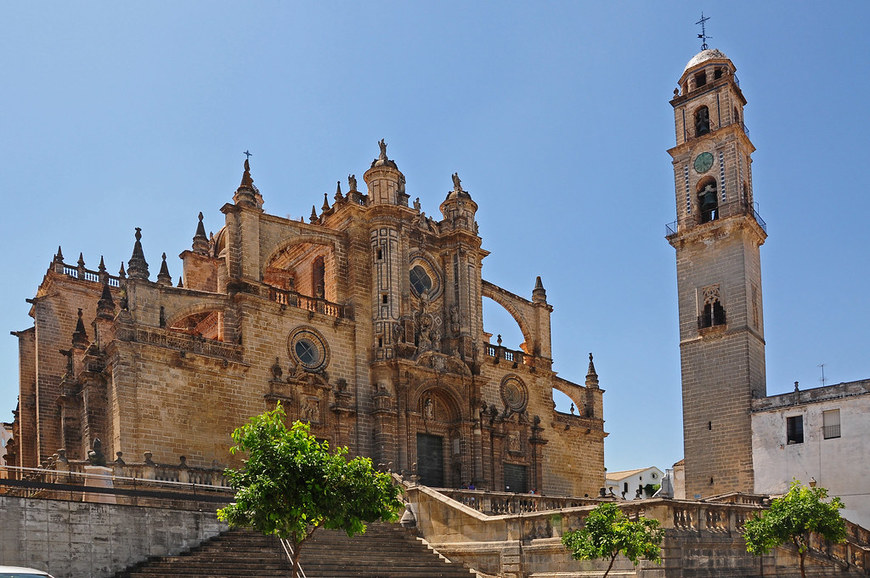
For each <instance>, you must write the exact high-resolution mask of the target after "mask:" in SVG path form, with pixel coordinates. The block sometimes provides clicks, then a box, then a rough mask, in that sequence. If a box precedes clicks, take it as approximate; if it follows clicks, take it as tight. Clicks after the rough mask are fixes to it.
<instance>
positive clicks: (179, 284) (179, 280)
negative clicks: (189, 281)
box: [177, 275, 184, 289]
mask: <svg viewBox="0 0 870 578" xmlns="http://www.w3.org/2000/svg"><path fill="white" fill-rule="evenodd" d="M177 287H178V288H179V289H184V283H183V282H182V281H181V275H179V276H178V285H177Z"/></svg>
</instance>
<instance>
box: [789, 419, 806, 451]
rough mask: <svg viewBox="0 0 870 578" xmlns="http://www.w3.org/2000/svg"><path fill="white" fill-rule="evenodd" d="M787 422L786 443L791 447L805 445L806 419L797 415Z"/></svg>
mask: <svg viewBox="0 0 870 578" xmlns="http://www.w3.org/2000/svg"><path fill="white" fill-rule="evenodd" d="M785 421H786V423H785V438H786V443H788V444H789V445H791V444H802V443H804V417H803V416H802V415H796V416H793V417H787V418H786V420H785Z"/></svg>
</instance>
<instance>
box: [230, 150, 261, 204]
mask: <svg viewBox="0 0 870 578" xmlns="http://www.w3.org/2000/svg"><path fill="white" fill-rule="evenodd" d="M245 155H250V153H249V152H247V151H245ZM233 202H234V203H235V204H237V205H240V206H243V207H251V208H254V209H259V210H260V211H262V210H263V197H262V196H261V195H260V191H259V190H258V189H257V187H255V186H254V179H253V178H251V163H250V162H249V161H248V159H247V158H246V159H245V172H244V173H243V174H242V182H241V183H240V184H239V188H238V189H236V194H234V195H233Z"/></svg>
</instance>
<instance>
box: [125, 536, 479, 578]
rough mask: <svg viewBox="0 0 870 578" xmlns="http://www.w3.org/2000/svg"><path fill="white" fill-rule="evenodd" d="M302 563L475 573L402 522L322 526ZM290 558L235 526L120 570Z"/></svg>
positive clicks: (270, 572) (319, 571)
mask: <svg viewBox="0 0 870 578" xmlns="http://www.w3.org/2000/svg"><path fill="white" fill-rule="evenodd" d="M300 564H301V565H302V568H303V570H304V571H305V574H306V575H307V577H308V578H344V577H348V578H350V577H356V578H359V577H362V578H454V577H456V578H458V577H468V576H472V574H473V573H471V572H470V571H469V570H468V569H466V568H464V567H463V566H461V565H457V564H451V563H449V562H448V561H446V560H445V559H443V558H441V557H439V556H438V555H437V554H436V553H435V552H433V551H432V550H431V549H430V548H429V547H428V546H427V545H426V544H425V543H424V542H422V541H421V540H419V539H417V538H416V537H415V535H414V534H413V533H410V532H409V531H408V530H406V529H404V528H402V527H401V526H399V525H398V524H384V523H380V524H370V525H369V527H368V530H367V531H366V533H365V534H361V535H357V536H354V537H352V538H348V537H347V534H345V533H344V532H340V531H336V530H322V529H321V530H318V531H317V532H316V533H315V534H314V536H312V537H311V538H310V539H309V540H307V541H306V542H305V544H303V547H302V551H301V556H300ZM290 570H291V565H290V561H289V560H288V559H287V557H286V555H285V554H284V550H283V548H282V547H281V545H280V543H279V541H278V540H277V539H276V538H274V537H271V536H263V535H260V534H257V533H255V532H252V531H249V530H231V531H229V532H225V533H223V534H221V535H220V536H217V537H215V538H212V539H211V540H209V541H207V542H204V543H203V544H201V545H199V546H197V547H196V548H193V549H191V550H189V551H187V552H184V553H182V554H179V555H176V556H165V557H161V558H155V559H152V560H149V561H146V562H144V563H140V564H138V565H136V566H134V567H133V568H129V569H128V570H126V571H124V572H120V573H118V574H117V575H116V578H132V577H135V576H140V577H148V578H157V577H161V576H165V577H167V578H200V577H206V576H208V577H211V578H236V577H241V576H245V577H250V576H257V577H269V576H287V575H289V571H290Z"/></svg>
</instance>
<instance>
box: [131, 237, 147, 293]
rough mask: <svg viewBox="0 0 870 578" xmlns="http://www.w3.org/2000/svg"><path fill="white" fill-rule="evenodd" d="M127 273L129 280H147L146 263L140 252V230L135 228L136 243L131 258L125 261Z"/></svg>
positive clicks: (143, 255) (143, 254) (142, 253)
mask: <svg viewBox="0 0 870 578" xmlns="http://www.w3.org/2000/svg"><path fill="white" fill-rule="evenodd" d="M127 273H128V274H129V275H130V279H141V280H143V281H147V280H148V275H149V273H148V262H147V261H145V253H144V251H142V229H141V228H140V227H136V242H135V243H134V244H133V256H131V257H130V259H129V260H128V261H127Z"/></svg>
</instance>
